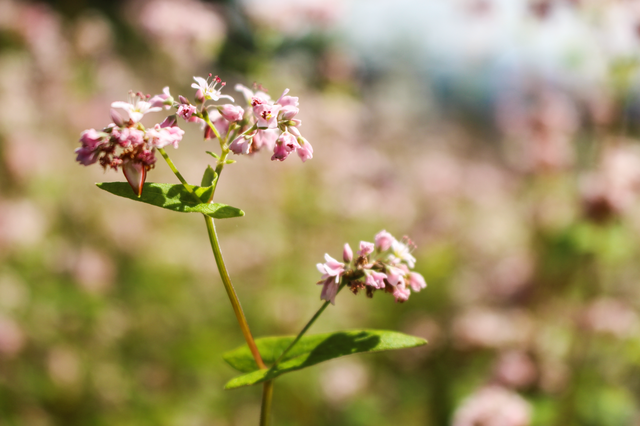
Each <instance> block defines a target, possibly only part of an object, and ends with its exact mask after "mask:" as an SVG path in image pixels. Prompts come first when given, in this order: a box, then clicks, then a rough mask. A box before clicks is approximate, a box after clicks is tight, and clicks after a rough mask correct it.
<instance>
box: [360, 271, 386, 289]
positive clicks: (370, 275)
mask: <svg viewBox="0 0 640 426" xmlns="http://www.w3.org/2000/svg"><path fill="white" fill-rule="evenodd" d="M386 279H387V275H386V274H384V273H382V272H376V271H371V270H365V281H364V283H365V285H368V286H370V287H373V288H376V289H381V288H385V283H384V280H386Z"/></svg>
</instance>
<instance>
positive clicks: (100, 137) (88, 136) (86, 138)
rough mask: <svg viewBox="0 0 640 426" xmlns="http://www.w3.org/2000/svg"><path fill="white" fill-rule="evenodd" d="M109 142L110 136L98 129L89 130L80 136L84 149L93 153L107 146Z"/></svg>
mask: <svg viewBox="0 0 640 426" xmlns="http://www.w3.org/2000/svg"><path fill="white" fill-rule="evenodd" d="M108 140H109V135H108V134H107V133H104V132H98V131H96V129H89V130H85V131H84V132H82V134H81V135H80V142H82V147H83V148H88V149H89V150H91V151H93V150H95V149H97V148H98V147H99V146H100V145H103V144H105V143H106V142H107V141H108Z"/></svg>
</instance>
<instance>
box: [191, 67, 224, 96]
mask: <svg viewBox="0 0 640 426" xmlns="http://www.w3.org/2000/svg"><path fill="white" fill-rule="evenodd" d="M209 77H211V74H209ZM193 79H194V80H195V81H196V82H195V83H192V84H191V87H193V88H194V89H197V90H198V91H200V95H201V97H202V98H203V100H206V99H210V100H212V101H217V100H218V99H222V98H225V99H229V100H230V101H231V102H234V100H233V98H232V97H231V96H228V95H221V94H220V91H221V90H222V88H223V87H224V86H225V83H224V82H223V81H222V80H221V79H220V77H218V76H215V77H214V78H213V79H212V80H211V83H209V81H208V80H205V79H204V78H202V77H193ZM218 83H220V88H219V89H216V86H217V85H218Z"/></svg>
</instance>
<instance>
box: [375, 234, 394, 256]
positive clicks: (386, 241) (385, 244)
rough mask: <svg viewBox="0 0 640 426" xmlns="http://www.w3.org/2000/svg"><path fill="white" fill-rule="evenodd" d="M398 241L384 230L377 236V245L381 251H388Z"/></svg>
mask: <svg viewBox="0 0 640 426" xmlns="http://www.w3.org/2000/svg"><path fill="white" fill-rule="evenodd" d="M395 240H396V239H395V238H394V237H393V235H391V234H390V233H388V232H387V231H385V230H384V229H383V230H382V231H380V232H378V233H377V234H376V237H375V240H374V241H375V245H376V249H378V250H379V251H387V250H389V248H390V247H391V244H392V243H393V242H394V241H395Z"/></svg>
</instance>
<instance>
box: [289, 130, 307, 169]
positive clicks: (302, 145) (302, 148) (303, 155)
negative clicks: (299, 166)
mask: <svg viewBox="0 0 640 426" xmlns="http://www.w3.org/2000/svg"><path fill="white" fill-rule="evenodd" d="M289 129H291V127H289ZM298 144H299V147H298V149H297V152H298V156H299V157H300V159H301V160H302V162H303V163H304V162H305V161H307V160H309V159H310V158H313V147H312V146H311V144H310V143H309V141H307V140H306V139H305V138H303V137H299V138H298Z"/></svg>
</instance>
